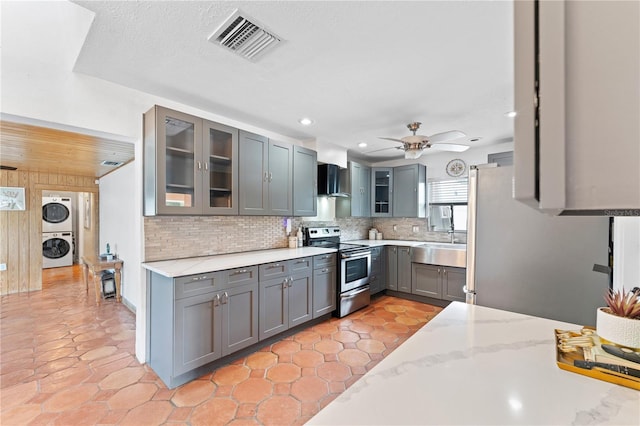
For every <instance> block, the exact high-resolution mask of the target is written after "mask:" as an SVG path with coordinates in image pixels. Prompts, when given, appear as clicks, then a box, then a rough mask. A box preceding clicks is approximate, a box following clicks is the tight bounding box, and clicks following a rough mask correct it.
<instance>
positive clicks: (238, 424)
mask: <svg viewBox="0 0 640 426" xmlns="http://www.w3.org/2000/svg"><path fill="white" fill-rule="evenodd" d="M227 424H228V425H229V426H252V425H258V424H260V423H258V421H257V420H255V419H235V420H232V421H231V422H229V423H227Z"/></svg>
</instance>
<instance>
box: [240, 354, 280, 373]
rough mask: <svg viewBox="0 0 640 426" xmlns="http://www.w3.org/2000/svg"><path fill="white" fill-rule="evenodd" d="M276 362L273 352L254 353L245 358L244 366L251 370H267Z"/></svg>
mask: <svg viewBox="0 0 640 426" xmlns="http://www.w3.org/2000/svg"><path fill="white" fill-rule="evenodd" d="M276 362H278V357H277V355H276V354H274V353H273V352H255V353H253V354H251V355H249V356H248V357H247V361H246V363H245V364H246V365H247V367H249V368H251V369H254V370H255V369H258V368H260V369H267V368H269V367H271V366H272V365H275V364H276Z"/></svg>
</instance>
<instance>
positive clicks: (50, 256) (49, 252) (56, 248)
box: [42, 232, 73, 268]
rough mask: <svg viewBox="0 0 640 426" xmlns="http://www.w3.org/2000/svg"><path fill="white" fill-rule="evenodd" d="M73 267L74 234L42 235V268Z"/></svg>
mask: <svg viewBox="0 0 640 426" xmlns="http://www.w3.org/2000/svg"><path fill="white" fill-rule="evenodd" d="M71 265H73V233H72V232H47V233H43V234H42V267H43V268H57V267H59V266H71Z"/></svg>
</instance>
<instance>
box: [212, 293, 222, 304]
mask: <svg viewBox="0 0 640 426" xmlns="http://www.w3.org/2000/svg"><path fill="white" fill-rule="evenodd" d="M213 306H220V295H219V294H216V297H214V299H213Z"/></svg>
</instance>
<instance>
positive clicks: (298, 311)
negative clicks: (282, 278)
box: [287, 273, 313, 328]
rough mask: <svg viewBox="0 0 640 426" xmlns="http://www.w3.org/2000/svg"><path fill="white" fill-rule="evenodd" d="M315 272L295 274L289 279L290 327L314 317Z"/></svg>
mask: <svg viewBox="0 0 640 426" xmlns="http://www.w3.org/2000/svg"><path fill="white" fill-rule="evenodd" d="M312 278H313V274H311V273H309V274H300V275H294V276H293V277H292V279H290V280H289V284H288V287H287V292H288V296H289V328H291V327H295V326H296V325H298V324H302V323H303V322H307V321H309V320H310V319H312V318H313V283H312Z"/></svg>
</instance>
